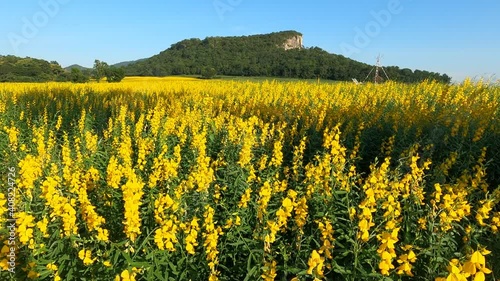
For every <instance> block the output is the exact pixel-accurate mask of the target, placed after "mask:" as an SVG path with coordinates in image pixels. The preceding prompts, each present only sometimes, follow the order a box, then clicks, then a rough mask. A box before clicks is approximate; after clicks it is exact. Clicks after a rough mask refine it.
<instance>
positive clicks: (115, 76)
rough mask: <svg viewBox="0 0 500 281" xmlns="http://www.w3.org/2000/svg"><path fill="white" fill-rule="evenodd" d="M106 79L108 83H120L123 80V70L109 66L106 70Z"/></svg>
mask: <svg viewBox="0 0 500 281" xmlns="http://www.w3.org/2000/svg"><path fill="white" fill-rule="evenodd" d="M106 78H107V80H108V82H109V83H116V82H120V81H122V79H123V78H125V70H123V68H118V67H114V66H111V67H109V68H107V69H106Z"/></svg>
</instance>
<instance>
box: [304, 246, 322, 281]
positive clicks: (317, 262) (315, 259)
mask: <svg viewBox="0 0 500 281" xmlns="http://www.w3.org/2000/svg"><path fill="white" fill-rule="evenodd" d="M323 262H324V259H323V258H322V257H321V256H320V255H319V253H318V252H317V251H316V250H313V251H312V253H311V257H310V258H309V261H308V262H307V265H309V269H308V270H307V274H310V275H312V274H313V270H314V269H316V274H317V275H318V276H320V277H322V276H323Z"/></svg>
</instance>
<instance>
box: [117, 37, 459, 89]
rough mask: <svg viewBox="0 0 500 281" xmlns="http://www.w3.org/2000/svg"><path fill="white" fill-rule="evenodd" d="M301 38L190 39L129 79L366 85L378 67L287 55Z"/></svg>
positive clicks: (421, 75)
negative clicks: (207, 77)
mask: <svg viewBox="0 0 500 281" xmlns="http://www.w3.org/2000/svg"><path fill="white" fill-rule="evenodd" d="M301 35H302V34H300V33H298V32H296V31H284V32H276V33H271V34H264V35H252V36H239V37H207V38H205V39H203V40H201V39H197V38H194V39H186V40H182V41H180V42H177V43H175V44H172V46H171V47H170V48H169V49H167V50H165V51H163V52H161V53H159V54H158V55H155V56H153V57H151V58H149V59H145V60H141V61H138V62H135V63H131V64H128V65H126V66H125V71H126V74H127V75H134V76H167V75H180V74H184V75H202V71H203V69H205V68H206V67H214V68H215V69H217V72H218V74H219V75H229V76H267V77H289V78H301V79H316V78H322V79H330V80H342V81H351V79H352V78H356V79H357V80H359V81H363V80H364V79H365V78H366V76H367V75H368V73H369V72H370V70H371V69H372V68H373V66H371V65H368V64H365V63H361V62H357V61H355V60H352V59H349V58H346V57H344V56H341V55H336V54H330V53H328V52H326V51H325V50H322V49H321V48H318V47H311V48H302V49H291V50H285V49H284V48H282V45H283V43H284V42H285V40H287V39H289V38H292V37H294V36H301ZM385 70H386V72H387V74H388V75H389V77H390V79H391V80H395V81H401V82H407V83H413V82H420V81H423V80H425V79H429V80H436V81H440V82H444V83H449V82H450V81H451V78H450V77H449V76H447V75H446V74H439V73H435V72H428V71H421V70H415V71H412V70H410V69H407V68H405V69H400V68H399V67H397V66H389V67H386V68H385Z"/></svg>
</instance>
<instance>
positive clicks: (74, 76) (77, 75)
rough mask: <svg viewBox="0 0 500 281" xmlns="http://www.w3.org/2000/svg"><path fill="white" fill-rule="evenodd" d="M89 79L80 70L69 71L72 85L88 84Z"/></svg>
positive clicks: (74, 68)
mask: <svg viewBox="0 0 500 281" xmlns="http://www.w3.org/2000/svg"><path fill="white" fill-rule="evenodd" d="M89 79H90V77H89V76H88V75H85V74H84V73H83V72H82V71H81V70H80V69H78V68H76V67H73V68H72V69H71V74H70V80H71V82H74V83H85V82H88V81H89Z"/></svg>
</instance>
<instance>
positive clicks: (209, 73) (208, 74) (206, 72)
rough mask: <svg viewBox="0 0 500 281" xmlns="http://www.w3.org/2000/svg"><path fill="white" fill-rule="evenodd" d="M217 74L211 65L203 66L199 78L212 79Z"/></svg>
mask: <svg viewBox="0 0 500 281" xmlns="http://www.w3.org/2000/svg"><path fill="white" fill-rule="evenodd" d="M216 74H217V71H216V70H215V68H213V67H205V68H203V70H202V71H201V78H204V79H212V78H214V77H215V75H216Z"/></svg>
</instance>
